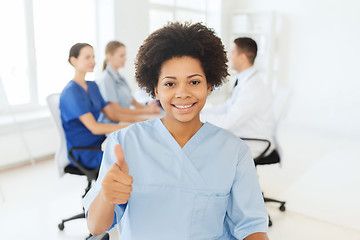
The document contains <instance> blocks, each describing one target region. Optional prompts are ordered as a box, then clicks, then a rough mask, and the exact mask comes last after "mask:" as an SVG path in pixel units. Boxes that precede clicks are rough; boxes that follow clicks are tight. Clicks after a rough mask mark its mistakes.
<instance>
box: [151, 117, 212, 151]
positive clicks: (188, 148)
mask: <svg viewBox="0 0 360 240" xmlns="http://www.w3.org/2000/svg"><path fill="white" fill-rule="evenodd" d="M155 121H156V122H155V124H156V126H157V127H158V128H159V129H160V134H161V136H162V137H163V138H164V139H165V140H166V141H167V142H169V141H170V142H169V144H170V145H172V146H173V147H174V148H175V149H178V150H182V151H186V152H189V151H191V150H192V149H193V146H194V145H197V143H198V142H199V141H201V139H202V137H203V136H204V134H206V129H207V128H208V125H209V123H208V122H205V123H204V124H203V125H202V126H201V127H200V128H199V130H197V132H196V133H195V134H194V135H193V136H192V137H191V138H190V139H189V140H188V141H187V143H186V144H185V145H184V146H183V147H181V146H180V145H179V143H178V142H177V141H176V140H175V138H174V137H173V135H171V133H170V132H169V130H168V129H167V128H166V126H165V125H164V123H163V122H162V121H161V119H160V118H158V119H156V120H155Z"/></svg>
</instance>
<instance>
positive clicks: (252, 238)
mask: <svg viewBox="0 0 360 240" xmlns="http://www.w3.org/2000/svg"><path fill="white" fill-rule="evenodd" d="M244 240H269V238H268V236H267V234H266V233H262V232H258V233H253V234H251V235H249V236H247V237H246V238H245V239H244Z"/></svg>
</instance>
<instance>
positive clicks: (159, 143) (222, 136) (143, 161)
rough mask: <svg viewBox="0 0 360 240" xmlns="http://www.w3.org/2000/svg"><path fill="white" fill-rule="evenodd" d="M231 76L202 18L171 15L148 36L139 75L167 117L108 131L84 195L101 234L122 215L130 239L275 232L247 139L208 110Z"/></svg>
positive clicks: (93, 228) (257, 239) (123, 232)
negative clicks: (182, 19) (206, 116)
mask: <svg viewBox="0 0 360 240" xmlns="http://www.w3.org/2000/svg"><path fill="white" fill-rule="evenodd" d="M227 75H228V73H227V58H226V53H225V51H224V47H223V45H222V43H221V40H220V38H218V37H217V36H216V35H215V33H214V31H213V30H211V29H209V28H207V27H205V26H204V25H202V24H200V23H196V24H192V25H191V24H188V23H185V24H180V23H178V22H176V23H170V24H168V25H167V26H165V27H163V28H161V29H159V30H157V31H155V32H154V33H152V34H150V36H149V37H148V38H147V39H146V40H145V41H144V43H143V45H142V46H141V47H140V50H139V53H138V55H137V60H136V80H137V82H138V84H139V85H140V87H142V88H144V89H145V90H146V91H147V92H148V93H150V94H151V95H152V96H156V98H157V99H159V100H160V102H161V105H162V106H163V108H164V110H165V117H163V118H162V119H153V120H149V121H146V122H141V123H136V124H133V125H131V126H129V127H127V128H125V129H121V130H119V131H116V132H115V133H113V134H111V135H110V136H109V141H108V143H107V145H106V149H105V152H104V159H103V162H102V164H101V168H100V169H101V170H100V173H99V177H98V179H97V181H96V183H95V185H94V186H93V188H92V189H91V190H90V191H89V192H88V193H87V195H86V196H85V198H84V206H85V209H86V212H87V223H88V228H89V230H90V232H91V233H92V234H93V235H99V234H101V233H103V232H105V231H107V230H108V229H109V228H110V227H111V226H114V225H115V224H116V223H119V224H118V230H119V231H120V236H121V239H122V240H130V239H131V240H143V239H159V240H160V239H166V240H168V239H171V240H177V239H179V240H180V239H181V240H184V239H223V240H226V239H229V240H230V239H241V240H243V239H246V240H268V238H267V235H266V232H267V226H268V216H267V213H266V209H265V204H264V200H263V197H262V194H261V191H260V187H259V182H258V179H257V175H256V171H255V167H254V162H253V160H252V158H251V153H250V151H249V149H248V147H247V146H246V144H245V143H244V142H243V141H241V139H240V138H238V137H236V136H235V135H233V134H232V133H230V132H228V131H226V130H224V129H221V128H219V127H216V126H214V125H212V124H210V123H202V122H201V121H200V118H199V113H200V111H201V109H202V108H203V106H204V104H205V102H206V98H207V96H208V95H209V93H210V91H211V90H212V89H213V88H214V87H215V86H219V85H221V84H222V82H223V81H224V80H225V78H226V76H227ZM130 194H131V195H130ZM130 196H131V197H130Z"/></svg>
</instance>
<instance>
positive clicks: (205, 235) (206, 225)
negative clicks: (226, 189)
mask: <svg viewBox="0 0 360 240" xmlns="http://www.w3.org/2000/svg"><path fill="white" fill-rule="evenodd" d="M229 196H230V194H229V193H228V194H221V195H219V194H210V195H206V194H198V195H196V197H195V202H194V208H193V212H192V219H191V226H190V229H191V231H190V239H207V240H211V239H217V238H219V237H221V236H222V235H223V229H224V219H225V214H226V210H227V207H228V202H229Z"/></svg>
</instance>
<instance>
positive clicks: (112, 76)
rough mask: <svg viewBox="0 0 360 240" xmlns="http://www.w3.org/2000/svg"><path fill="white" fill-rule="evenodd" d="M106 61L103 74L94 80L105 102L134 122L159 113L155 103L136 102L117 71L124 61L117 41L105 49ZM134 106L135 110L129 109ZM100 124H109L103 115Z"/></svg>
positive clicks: (120, 45) (122, 48)
mask: <svg viewBox="0 0 360 240" xmlns="http://www.w3.org/2000/svg"><path fill="white" fill-rule="evenodd" d="M105 56H106V59H105V61H104V65H103V72H102V74H101V76H100V78H98V79H97V80H96V83H97V85H98V86H99V89H100V92H101V95H102V96H103V98H104V99H105V101H106V102H107V103H108V104H109V105H110V106H111V107H112V108H113V109H114V110H116V111H118V112H119V113H125V114H130V115H132V116H133V118H134V120H137V119H138V116H139V115H141V114H156V113H159V112H160V111H161V108H160V107H159V106H158V104H157V102H156V101H153V102H150V103H148V104H147V105H143V104H141V103H139V102H137V101H136V100H135V99H134V98H133V96H132V94H131V90H130V87H129V85H128V83H127V82H126V80H125V78H124V77H123V76H122V75H120V74H119V72H118V70H119V69H120V68H123V67H124V65H125V61H126V48H125V45H124V44H123V43H121V42H118V41H111V42H109V43H108V44H107V45H106V48H105ZM130 106H134V107H135V109H131V108H130ZM99 121H100V122H105V123H109V122H111V121H110V120H109V119H108V118H106V116H105V115H104V114H102V113H101V114H100V117H99Z"/></svg>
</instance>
